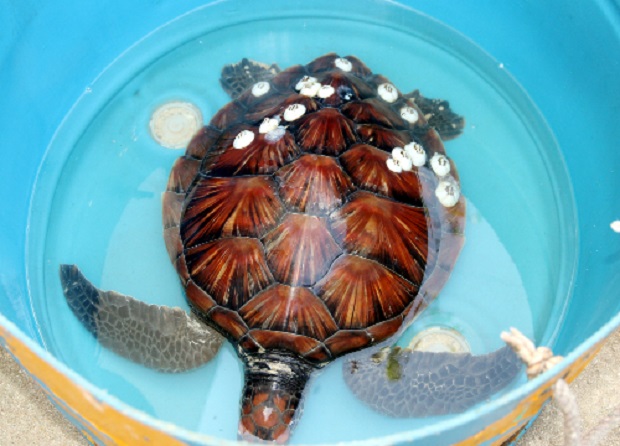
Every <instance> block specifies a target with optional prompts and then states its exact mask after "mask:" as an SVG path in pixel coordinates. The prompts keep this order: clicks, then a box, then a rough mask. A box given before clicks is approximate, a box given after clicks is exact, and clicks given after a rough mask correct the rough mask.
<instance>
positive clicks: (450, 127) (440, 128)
mask: <svg viewBox="0 0 620 446" xmlns="http://www.w3.org/2000/svg"><path fill="white" fill-rule="evenodd" d="M405 97H406V98H409V99H412V100H413V101H414V102H415V104H416V105H417V106H418V107H419V108H420V110H421V111H422V113H424V116H425V118H426V120H427V121H428V123H429V125H430V126H431V127H434V128H435V130H437V133H439V136H440V137H441V139H442V140H444V141H447V140H450V139H454V138H456V137H457V136H459V135H460V134H461V133H463V129H464V128H465V118H464V117H463V116H461V115H458V114H456V113H454V112H453V111H452V109H451V108H450V103H449V102H448V101H446V100H445V99H431V98H427V97H424V96H422V94H421V93H420V90H414V91H412V92H411V93H409V94H406V95H405Z"/></svg>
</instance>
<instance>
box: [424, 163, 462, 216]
mask: <svg viewBox="0 0 620 446" xmlns="http://www.w3.org/2000/svg"><path fill="white" fill-rule="evenodd" d="M430 165H431V169H432V170H433V172H434V173H435V175H436V176H437V178H438V179H439V183H438V184H437V188H436V189H435V196H436V197H437V199H438V200H439V202H440V203H441V204H442V205H444V206H445V207H448V208H449V207H452V206H454V205H455V204H456V203H457V202H458V201H459V198H460V197H461V191H460V189H459V185H458V183H457V182H456V180H455V179H454V177H453V176H452V175H450V170H451V166H450V160H449V159H448V158H447V157H446V156H445V155H442V154H440V153H436V154H434V155H433V157H432V158H431V160H430Z"/></svg>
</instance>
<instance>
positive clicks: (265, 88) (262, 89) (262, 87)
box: [252, 81, 271, 98]
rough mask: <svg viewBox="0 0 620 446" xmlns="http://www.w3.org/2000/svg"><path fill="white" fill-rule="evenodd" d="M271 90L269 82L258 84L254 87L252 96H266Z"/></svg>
mask: <svg viewBox="0 0 620 446" xmlns="http://www.w3.org/2000/svg"><path fill="white" fill-rule="evenodd" d="M270 89H271V85H269V82H265V81H261V82H257V83H255V84H254V85H252V96H254V97H255V98H258V97H261V96H264V95H266V94H267V93H269V90H270Z"/></svg>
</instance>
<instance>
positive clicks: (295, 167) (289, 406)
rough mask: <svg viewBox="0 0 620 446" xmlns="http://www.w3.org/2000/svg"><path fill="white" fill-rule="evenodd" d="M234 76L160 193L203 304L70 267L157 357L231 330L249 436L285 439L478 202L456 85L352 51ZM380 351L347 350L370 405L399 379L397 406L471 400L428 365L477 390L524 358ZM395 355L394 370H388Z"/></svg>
mask: <svg viewBox="0 0 620 446" xmlns="http://www.w3.org/2000/svg"><path fill="white" fill-rule="evenodd" d="M221 82H222V85H223V87H224V89H225V90H226V91H227V92H228V93H229V94H230V96H231V97H232V98H233V100H232V101H231V102H229V103H228V104H227V105H225V106H224V107H223V108H222V109H220V110H219V111H218V112H217V113H216V114H215V116H213V118H212V119H211V121H210V123H209V124H208V125H206V126H204V127H203V128H202V129H201V130H200V131H199V132H198V133H197V134H196V135H195V136H194V138H193V139H192V141H191V142H190V144H189V146H188V147H187V150H186V152H185V154H184V155H183V156H181V157H180V158H179V159H178V160H177V161H176V162H175V163H174V166H173V167H172V172H171V174H170V179H169V181H168V185H167V188H166V191H165V192H164V193H163V198H162V204H163V224H164V239H165V244H166V248H167V250H168V253H169V255H170V260H171V261H172V264H173V265H174V267H175V268H176V270H177V272H178V274H179V276H180V279H181V283H182V285H183V286H184V288H185V293H186V296H187V300H188V302H189V305H190V307H191V310H192V311H191V314H190V315H188V314H186V313H185V312H184V311H182V310H180V309H178V308H176V309H173V308H167V307H161V306H154V305H147V304H144V303H142V302H139V301H137V300H135V299H133V298H131V297H128V296H124V295H121V294H118V293H116V292H114V291H107V292H106V291H101V290H99V289H97V288H95V287H94V286H93V285H92V284H91V283H90V282H89V281H88V280H87V279H86V278H85V277H84V276H83V275H82V274H81V272H80V271H79V270H78V269H77V267H75V266H73V265H61V268H60V275H61V281H62V285H63V289H64V293H65V296H66V299H67V301H68V303H69V305H70V307H71V308H72V310H73V311H74V313H75V314H76V315H77V317H78V318H79V319H80V320H81V321H82V323H83V324H84V325H85V326H86V328H87V329H89V330H90V331H91V332H92V333H93V334H94V335H95V336H97V338H98V339H99V340H100V342H101V343H102V344H103V345H104V346H107V347H109V348H111V349H113V350H114V351H116V352H118V353H120V354H122V355H124V356H126V357H128V358H130V359H133V360H135V361H137V362H140V363H142V364H145V365H147V366H150V367H154V368H157V369H159V370H163V371H168V372H177V371H183V370H187V369H190V368H192V367H196V366H198V365H200V364H203V363H205V362H207V361H208V360H209V359H210V358H211V357H212V356H213V355H214V354H215V353H216V352H217V349H218V347H219V344H220V342H221V336H220V335H219V334H221V335H222V336H223V337H224V338H226V339H228V340H229V341H230V342H231V343H232V344H233V345H234V346H235V348H236V351H237V353H238V356H239V358H240V359H241V360H242V361H243V363H244V366H245V369H244V372H245V384H244V389H243V394H242V397H241V414H240V421H239V435H240V437H241V438H246V439H248V438H249V439H258V440H263V441H277V442H285V441H286V440H287V439H288V438H289V435H290V431H291V428H292V426H293V425H294V423H295V422H296V420H297V418H298V417H297V416H296V410H297V409H298V407H299V405H300V400H301V398H302V394H303V391H304V388H305V386H306V383H307V381H308V379H309V378H310V377H311V375H313V373H314V372H315V371H316V370H318V369H321V368H322V367H324V366H325V365H327V364H329V363H330V362H332V361H333V360H334V359H336V358H338V357H340V356H343V355H345V354H347V353H350V352H355V351H359V350H362V349H368V348H369V347H372V346H381V345H382V343H383V344H384V343H385V342H384V341H387V340H389V339H390V338H391V337H393V336H394V335H395V334H396V333H399V332H400V331H402V330H403V329H404V328H405V327H406V326H408V325H409V324H410V322H411V321H412V320H413V319H414V318H415V316H416V315H418V314H419V313H420V312H421V311H422V310H424V309H425V308H426V307H427V306H428V305H429V303H430V302H431V301H432V300H433V299H434V298H435V297H436V296H437V295H438V293H439V291H440V290H441V289H442V287H443V285H444V284H445V283H446V281H447V280H448V277H449V276H450V273H451V271H452V269H453V267H454V265H455V262H456V260H457V257H458V255H459V252H460V250H461V247H462V246H463V243H464V235H463V234H464V224H465V200H464V198H463V197H462V195H461V193H460V186H459V177H458V174H457V170H456V166H455V164H454V162H453V161H452V160H451V159H450V158H449V157H448V156H447V155H446V153H445V150H444V145H443V143H442V140H441V137H440V136H443V137H444V138H445V139H449V138H451V137H455V136H457V135H458V134H459V133H460V132H461V131H462V129H463V126H464V120H463V118H461V117H460V116H458V115H456V114H455V113H453V112H452V111H451V109H450V107H449V104H448V103H447V102H445V101H441V100H430V99H426V98H424V97H422V96H421V95H420V94H419V92H418V91H414V92H413V93H411V94H403V93H401V92H400V91H399V90H398V89H397V88H396V87H395V86H394V85H393V84H392V83H391V82H390V81H389V80H388V79H387V78H385V77H384V76H382V75H378V74H373V73H372V72H371V70H370V69H369V68H368V67H367V66H366V65H365V64H364V63H363V62H362V61H361V60H359V59H358V58H356V57H354V56H347V57H339V56H338V55H336V54H327V55H325V56H322V57H319V58H317V59H315V60H313V61H312V62H310V63H309V64H307V65H295V66H292V67H290V68H288V69H286V70H284V71H280V69H279V68H278V67H277V66H276V65H266V64H261V63H257V62H253V61H251V60H248V59H243V60H242V61H241V62H239V63H237V64H233V65H228V66H226V67H224V69H223V70H222V78H221ZM218 333H219V334H218ZM382 352H383V353H382ZM372 353H373V355H372V356H371V357H369V358H368V359H367V360H364V359H362V360H360V359H359V358H357V359H356V360H355V361H352V362H350V363H349V364H348V370H349V378H348V380H347V381H348V383H349V385H350V386H351V387H352V388H353V390H354V391H355V392H356V393H357V394H358V395H359V396H360V398H362V399H364V400H365V401H367V402H368V403H369V404H371V405H372V404H373V401H374V400H377V398H378V395H392V394H395V393H396V394H401V395H398V396H399V397H400V399H399V403H398V404H396V405H397V406H398V407H406V406H408V404H403V398H404V400H406V401H411V402H412V403H411V405H413V406H414V410H409V411H407V410H395V411H392V412H393V414H394V415H398V416H403V415H407V416H409V415H419V414H423V412H424V411H423V410H422V411H420V410H418V409H419V408H420V407H422V408H423V407H426V406H428V407H429V411H430V413H440V412H441V411H442V410H444V409H447V410H448V411H449V410H450V409H453V408H455V407H456V406H457V404H456V403H454V404H452V403H449V402H448V403H442V404H441V406H442V408H440V409H437V408H436V407H435V408H434V409H433V408H432V407H433V404H431V400H430V399H427V400H426V401H416V399H417V400H419V399H420V396H421V395H423V394H424V392H426V391H428V388H429V379H430V382H431V384H433V382H436V384H437V386H438V387H440V384H441V386H442V388H443V389H444V390H445V389H448V390H450V389H452V390H455V391H459V390H460V391H461V393H460V395H459V394H458V392H457V393H456V394H455V395H457V396H455V397H454V398H453V399H455V400H459V404H461V403H463V401H465V404H464V405H465V406H468V405H471V404H473V402H475V400H476V398H478V400H479V399H481V398H484V397H485V396H488V394H489V392H491V391H492V390H494V389H496V387H497V386H491V385H489V383H488V382H487V381H488V379H487V381H484V380H480V379H478V378H479V375H480V373H481V370H482V372H484V371H486V370H493V373H494V374H496V375H502V374H505V370H506V367H505V364H506V363H507V362H506V361H508V363H509V362H510V361H509V360H506V358H505V356H506V354H505V353H502V355H504V356H501V355H500V356H501V357H500V358H499V359H498V356H497V354H495V356H493V355H490V356H486V357H473V356H471V355H468V354H462V355H450V354H433V353H426V354H423V355H422V356H415V358H419V360H418V359H411V358H414V356H411V355H413V354H412V353H410V352H409V353H402V352H401V353H398V352H397V351H395V350H393V351H392V352H391V353H387V354H384V353H385V350H381V351H380V352H379V353H377V351H376V350H372ZM407 355H409V356H407ZM386 358H388V359H386ZM403 358H405V359H406V360H404V361H402V359H403ZM384 360H387V361H388V363H389V364H388V368H390V367H391V370H392V373H391V374H389V373H388V374H387V375H386V374H385V373H384V372H382V371H379V372H377V370H381V367H382V366H381V364H382V363H383V362H384ZM390 361H391V362H390ZM498 361H499V362H498ZM401 363H402V364H401ZM498 363H499V364H501V365H500V366H498V365H497V364H498ZM395 364H396V365H397V368H398V371H399V373H398V376H396V379H395V377H394V373H393V371H394V366H395ZM416 369H417V370H416ZM421 373H422V374H425V376H426V378H425V380H424V379H418V378H419V377H420V376H421V375H420V374H421ZM459 373H464V374H465V375H467V376H466V378H467V379H468V380H467V382H465V381H464V380H462V379H463V376H462V374H461V375H459ZM416 374H417V375H416ZM401 375H406V377H408V379H409V378H411V380H409V381H407V380H404V379H403V380H400V378H401ZM457 375H458V376H457ZM385 376H387V378H385ZM429 376H430V378H429ZM416 377H417V378H416ZM487 378H488V377H487ZM416 379H418V380H417V381H416ZM393 381H396V382H398V383H400V384H398V385H397V386H396V387H392V388H389V389H387V390H386V386H389V385H390V382H393ZM483 381H484V382H483ZM403 383H405V384H403ZM403 386H404V387H403ZM407 386H408V388H407ZM390 389H391V390H390ZM394 389H396V390H394ZM463 389H467V392H462V390H463ZM373 392H374V393H373ZM390 392H391V393H390ZM407 393H412V395H413V396H409V395H407ZM474 394H475V395H474ZM472 395H473V396H472ZM474 396H475V397H474ZM425 398H426V397H424V398H421V399H422V400H424V399H425ZM377 401H379V404H375V406H377V407H379V406H381V407H383V406H385V407H388V408H389V407H390V406H394V404H392V403H390V401H389V400H386V398H380V399H379V400H377ZM461 405H462V404H461ZM435 406H437V404H435ZM446 406H447V407H446ZM459 408H462V407H459ZM387 411H388V412H390V411H389V410H387ZM297 412H300V411H297Z"/></svg>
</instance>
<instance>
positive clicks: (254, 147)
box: [202, 130, 300, 176]
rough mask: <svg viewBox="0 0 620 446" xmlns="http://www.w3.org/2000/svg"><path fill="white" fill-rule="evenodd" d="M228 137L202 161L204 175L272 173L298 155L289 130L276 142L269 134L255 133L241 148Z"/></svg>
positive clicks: (221, 139) (223, 136)
mask: <svg viewBox="0 0 620 446" xmlns="http://www.w3.org/2000/svg"><path fill="white" fill-rule="evenodd" d="M240 131H244V130H240ZM236 135H238V133H237V134H235V137H236ZM231 136H232V135H230V134H229V132H226V133H225V134H223V135H222V137H221V138H220V140H219V141H218V144H217V146H216V147H215V149H214V150H212V151H211V152H209V154H208V155H207V157H206V158H205V159H204V161H203V166H202V171H203V172H205V173H209V174H211V175H213V176H233V175H257V174H271V173H274V172H275V171H276V170H278V169H279V168H280V167H282V166H284V165H285V164H287V163H288V162H290V161H291V160H293V159H294V158H295V157H296V156H297V155H298V154H299V153H300V150H299V147H297V144H295V139H294V138H293V135H291V134H290V132H288V131H283V132H282V135H281V136H280V137H279V138H278V139H276V140H271V139H270V136H269V134H268V133H258V132H256V133H255V134H254V138H253V139H252V141H251V142H249V144H248V145H247V146H244V147H241V148H236V147H235V146H234V141H235V140H234V137H233V138H231Z"/></svg>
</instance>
